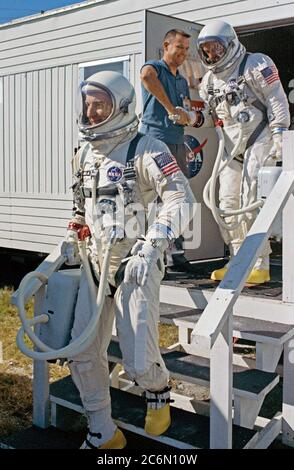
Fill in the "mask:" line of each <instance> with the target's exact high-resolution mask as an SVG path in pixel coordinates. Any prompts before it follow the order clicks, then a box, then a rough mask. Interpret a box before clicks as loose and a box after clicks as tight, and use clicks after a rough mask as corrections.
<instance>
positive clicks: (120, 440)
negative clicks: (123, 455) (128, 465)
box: [80, 429, 127, 450]
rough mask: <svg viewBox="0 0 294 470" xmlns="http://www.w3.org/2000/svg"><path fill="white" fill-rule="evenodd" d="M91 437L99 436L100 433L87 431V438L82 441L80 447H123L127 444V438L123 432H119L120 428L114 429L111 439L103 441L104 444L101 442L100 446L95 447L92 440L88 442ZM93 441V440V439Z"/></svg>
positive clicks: (95, 448) (96, 448) (97, 448)
mask: <svg viewBox="0 0 294 470" xmlns="http://www.w3.org/2000/svg"><path fill="white" fill-rule="evenodd" d="M91 438H94V439H95V438H97V439H99V438H101V434H99V433H98V434H95V433H92V432H90V431H89V432H88V435H87V439H86V440H85V441H84V442H83V444H82V446H81V447H80V449H94V450H99V449H123V448H124V447H125V446H126V445H127V440H126V438H125V436H124V434H123V433H122V432H121V430H120V429H116V431H115V433H114V435H113V436H112V438H111V439H109V440H108V441H106V442H104V444H101V445H100V446H98V447H96V446H95V445H94V444H93V443H92V442H90V440H91ZM93 442H95V440H94V441H93Z"/></svg>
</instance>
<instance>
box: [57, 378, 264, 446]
mask: <svg viewBox="0 0 294 470" xmlns="http://www.w3.org/2000/svg"><path fill="white" fill-rule="evenodd" d="M110 392H111V400H112V416H113V419H114V420H115V421H116V422H117V424H118V425H119V426H120V427H121V428H123V429H128V430H130V431H133V432H137V433H139V434H141V435H143V436H145V437H148V438H151V436H148V435H147V434H146V433H145V431H144V420H145V413H146V404H145V400H144V398H142V397H139V396H137V395H133V394H131V393H128V392H125V391H122V390H119V389H115V388H111V389H110ZM50 400H51V401H52V402H54V403H58V404H59V405H62V406H64V407H68V408H71V409H76V410H77V411H81V410H82V403H81V400H80V396H79V392H78V390H77V388H76V387H75V385H74V383H73V382H72V380H71V377H70V376H68V377H66V378H65V379H61V380H58V381H56V382H54V383H52V384H51V385H50ZM171 413H172V424H171V426H170V428H169V429H168V430H167V431H166V432H165V434H164V435H162V436H159V437H154V438H153V437H152V439H155V440H158V441H160V442H164V443H166V444H169V445H171V446H173V447H177V448H182V449H184V448H186V449H193V448H195V449H200V448H209V418H208V417H205V416H201V415H198V414H195V413H190V412H188V411H185V410H181V409H178V408H172V411H171ZM254 436H256V432H255V431H253V430H250V429H246V428H242V427H241V426H236V425H233V448H238V449H241V448H243V447H244V446H246V445H248V443H249V442H250V440H251V439H252V438H253V437H254Z"/></svg>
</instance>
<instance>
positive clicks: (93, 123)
mask: <svg viewBox="0 0 294 470" xmlns="http://www.w3.org/2000/svg"><path fill="white" fill-rule="evenodd" d="M80 90H81V113H80V117H79V129H80V131H81V134H82V135H83V137H84V139H85V140H86V141H88V143H86V144H85V145H84V146H83V147H82V148H81V149H80V150H79V152H78V153H77V155H76V156H75V158H74V161H73V170H74V178H75V183H74V186H73V190H74V199H75V215H74V218H73V219H72V221H71V222H70V223H69V228H68V235H67V241H68V251H67V254H68V258H69V262H71V261H72V262H73V263H75V262H76V261H77V260H78V257H79V256H78V251H77V234H78V231H79V230H80V229H81V228H82V227H83V226H84V224H85V223H86V224H87V225H88V226H89V228H90V232H91V235H92V237H91V239H90V241H89V243H88V251H89V257H90V260H91V265H92V269H93V273H95V277H96V278H99V273H100V267H101V264H102V259H103V255H104V248H105V244H106V243H107V241H108V240H109V237H111V236H112V234H113V233H115V237H116V239H117V241H116V243H115V244H114V245H113V246H112V252H111V261H110V270H109V275H108V281H109V285H110V286H111V287H110V288H111V292H112V296H108V297H107V298H106V302H105V305H104V308H103V311H102V314H101V317H100V320H99V325H98V331H97V338H96V340H95V341H94V342H93V344H92V345H91V346H90V347H89V348H88V349H87V350H86V351H85V352H83V353H82V354H79V355H77V356H75V357H73V358H69V366H70V370H71V373H72V377H73V380H74V382H75V384H76V385H77V387H78V389H79V391H80V394H81V399H82V402H83V405H84V407H85V409H86V411H87V413H88V418H89V427H90V429H89V434H88V436H87V439H86V441H85V443H84V444H83V448H92V447H95V448H122V447H124V445H125V439H124V437H123V435H122V433H121V432H120V431H119V430H117V429H116V426H115V424H114V423H113V421H112V419H111V403H110V394H109V370H108V361H107V347H108V345H109V342H110V339H111V334H112V326H113V321H114V317H116V327H117V333H118V338H119V341H120V348H121V351H122V356H123V365H124V368H125V370H126V371H127V373H128V374H129V376H130V377H131V378H132V379H133V380H134V381H136V383H137V384H138V385H140V386H141V387H142V388H144V389H145V390H146V397H147V415H146V419H145V430H146V432H149V433H150V434H155V435H159V434H161V433H163V432H164V431H165V430H166V429H167V428H168V426H169V425H170V412H169V401H170V400H169V387H168V379H169V374H168V371H167V369H166V367H165V364H164V362H163V359H162V357H161V354H160V350H159V345H158V329H157V324H158V319H159V287H160V281H161V279H162V277H163V274H164V268H163V262H162V257H163V251H164V249H165V248H166V247H167V246H168V244H169V242H170V241H172V240H173V239H174V238H176V237H178V236H179V235H180V233H182V231H183V230H184V229H185V227H186V226H187V225H188V223H189V220H190V219H191V218H192V216H193V209H194V208H193V205H194V202H195V200H194V196H193V194H192V192H191V189H190V187H189V183H188V181H187V180H186V178H185V177H184V175H183V174H182V173H181V171H180V170H179V167H178V165H177V163H176V161H175V159H174V157H172V155H171V154H170V152H169V150H168V148H167V146H166V145H165V144H164V143H162V142H160V141H158V140H156V139H154V138H152V137H148V136H140V135H137V137H136V141H135V140H133V139H134V137H135V136H136V134H137V125H138V121H137V117H136V115H135V93H134V90H133V87H132V86H131V84H130V83H129V82H128V81H127V79H125V78H124V77H123V76H122V75H120V74H118V73H116V72H99V73H97V74H95V75H93V76H92V77H90V78H89V79H88V80H87V81H86V82H84V83H82V84H81V88H80ZM91 109H92V110H91ZM95 110H96V111H95ZM96 112H97V115H98V117H97V116H96V117H95V113H96ZM99 113H100V117H99ZM139 137H140V138H139ZM134 143H135V144H134ZM158 196H160V198H161V200H162V202H163V205H162V207H161V209H160V211H159V213H158V211H157V216H156V219H155V220H154V221H153V222H152V223H151V224H150V226H149V228H148V229H147V232H146V231H145V219H146V217H145V216H146V211H147V209H148V204H150V203H152V202H154V201H155V200H156V199H157V197H158ZM145 232H146V236H145V237H144V238H143V239H142V238H141V240H138V237H141V236H142V234H144V233H145ZM126 257H130V259H129V261H128V262H127V263H126V267H125V272H124V273H123V272H122V276H120V277H121V279H119V276H118V274H119V273H120V272H121V267H122V266H123V265H124V263H125V261H124V262H123V260H124V259H125V258H126ZM122 262H123V263H122ZM114 291H115V293H114ZM109 294H110V292H109ZM91 315H92V310H91V303H90V300H89V292H88V285H87V279H86V276H85V275H84V274H82V279H81V285H80V290H79V294H78V300H77V305H76V312H75V321H74V325H73V330H72V339H74V338H76V337H77V336H79V335H80V333H81V331H83V330H84V328H85V327H86V325H87V324H88V322H89V318H90V317H91ZM155 392H157V394H155Z"/></svg>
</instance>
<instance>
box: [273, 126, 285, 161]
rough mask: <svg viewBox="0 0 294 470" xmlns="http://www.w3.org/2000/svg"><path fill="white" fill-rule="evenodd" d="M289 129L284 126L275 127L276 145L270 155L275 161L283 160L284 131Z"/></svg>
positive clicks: (274, 137) (274, 139)
mask: <svg viewBox="0 0 294 470" xmlns="http://www.w3.org/2000/svg"><path fill="white" fill-rule="evenodd" d="M286 130H287V129H286V128H284V127H279V128H276V129H273V131H272V132H273V141H274V145H273V147H272V150H271V152H270V156H271V158H272V159H273V160H275V161H281V160H282V156H283V132H284V131H286Z"/></svg>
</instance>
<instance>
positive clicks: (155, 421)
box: [144, 403, 171, 436]
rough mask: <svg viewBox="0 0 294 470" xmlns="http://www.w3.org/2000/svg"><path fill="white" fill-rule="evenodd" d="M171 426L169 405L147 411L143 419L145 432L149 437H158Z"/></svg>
mask: <svg viewBox="0 0 294 470" xmlns="http://www.w3.org/2000/svg"><path fill="white" fill-rule="evenodd" d="M170 424H171V417H170V404H169V403H167V404H166V405H164V406H163V407H162V408H159V409H158V410H152V409H150V408H149V409H148V410H147V413H146V417H145V428H144V429H145V432H147V434H150V435H151V436H160V435H161V434H163V433H164V432H165V431H166V430H167V429H168V428H169V426H170Z"/></svg>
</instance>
